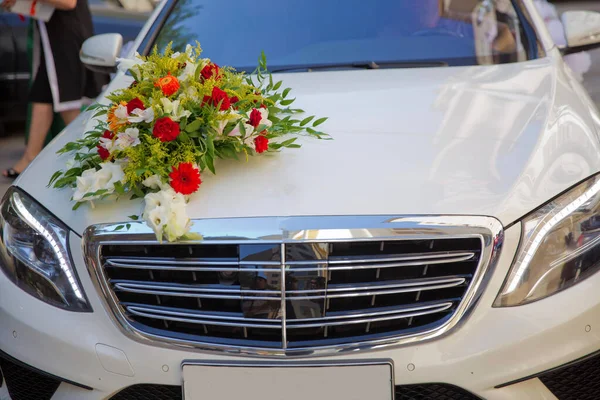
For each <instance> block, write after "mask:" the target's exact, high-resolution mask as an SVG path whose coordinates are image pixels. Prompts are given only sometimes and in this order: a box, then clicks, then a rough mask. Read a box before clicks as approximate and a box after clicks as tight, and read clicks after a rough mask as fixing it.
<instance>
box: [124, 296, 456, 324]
mask: <svg viewBox="0 0 600 400" xmlns="http://www.w3.org/2000/svg"><path fill="white" fill-rule="evenodd" d="M452 305H453V303H451V302H450V303H448V302H446V303H441V304H437V305H434V306H429V307H421V308H414V309H411V310H403V311H400V312H398V311H397V312H386V313H373V314H370V315H360V316H359V318H357V319H354V320H351V321H348V320H347V319H344V318H350V317H349V316H345V317H338V318H336V317H329V318H323V319H322V322H321V321H320V322H317V323H313V321H315V319H306V320H294V321H287V327H288V329H302V328H315V327H322V326H340V325H344V324H349V323H350V324H366V323H373V322H378V321H387V320H393V319H400V318H411V317H415V316H420V315H428V314H435V313H439V312H443V311H446V310H448V309H449V308H450V307H452ZM127 310H128V311H130V312H131V313H133V314H135V315H139V316H142V317H148V318H152V316H154V318H156V316H160V317H164V319H166V320H168V321H181V322H190V323H196V324H203V325H219V326H233V327H247V328H268V329H281V327H282V325H281V321H280V320H272V321H273V323H270V324H266V323H265V320H257V319H253V320H251V319H244V318H242V319H228V318H225V317H221V318H217V317H213V316H209V315H204V314H199V313H192V312H182V311H179V312H173V311H168V310H163V309H159V308H151V307H139V306H128V307H127ZM340 319H342V320H341V321H338V320H340ZM235 320H239V323H236V322H227V321H235ZM223 321H225V322H223ZM257 321H262V323H254V322H257ZM267 321H268V320H267ZM278 321H279V322H278Z"/></svg>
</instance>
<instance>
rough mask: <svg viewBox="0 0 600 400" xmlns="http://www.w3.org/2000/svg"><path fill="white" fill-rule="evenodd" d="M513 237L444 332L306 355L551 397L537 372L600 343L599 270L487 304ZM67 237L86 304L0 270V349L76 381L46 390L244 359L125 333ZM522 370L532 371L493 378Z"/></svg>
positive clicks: (72, 390)
mask: <svg viewBox="0 0 600 400" xmlns="http://www.w3.org/2000/svg"><path fill="white" fill-rule="evenodd" d="M519 238H520V226H519V225H515V226H513V227H511V228H510V229H508V230H507V231H506V232H505V241H504V247H503V250H502V254H501V257H500V260H499V263H498V265H497V267H496V270H495V271H493V273H492V275H491V276H490V279H489V281H488V282H487V288H486V290H485V292H484V295H483V296H482V298H481V299H480V300H479V303H478V305H477V307H476V308H475V310H474V311H473V312H472V314H471V315H469V316H467V317H466V318H464V320H463V321H462V323H461V324H459V326H458V327H457V328H456V329H454V330H453V331H452V332H450V334H448V335H447V336H445V337H442V338H440V339H437V340H434V341H429V342H423V343H419V344H417V345H410V346H405V347H399V348H389V349H381V350H379V351H370V352H363V353H361V352H354V353H353V354H344V355H336V356H331V357H326V358H323V357H322V358H318V359H312V361H334V360H354V361H356V360H361V359H375V358H381V359H392V360H393V362H394V365H395V372H394V373H395V381H396V385H399V386H403V387H405V388H418V387H417V386H406V385H419V384H425V383H436V384H439V383H443V384H449V385H453V386H456V387H459V388H463V389H464V390H466V391H468V392H470V393H472V394H474V395H476V396H479V397H481V398H484V399H488V400H504V399H516V398H519V399H525V398H527V399H552V398H554V396H553V395H552V393H551V392H550V390H549V389H548V388H547V387H546V386H545V385H544V384H543V383H542V381H541V380H540V379H538V378H537V377H535V376H536V375H537V374H539V373H540V372H543V371H546V370H549V369H552V368H555V367H557V366H560V365H563V364H566V363H568V362H571V361H573V360H575V359H578V358H580V357H584V356H586V355H588V354H592V353H594V352H596V351H598V350H599V349H600V292H599V291H598V290H597V288H598V287H600V274H597V275H595V276H592V277H591V278H589V279H587V280H586V281H583V282H581V283H580V284H578V285H576V286H575V287H573V288H571V289H568V290H566V291H564V292H562V293H559V294H557V295H554V296H552V297H550V298H547V299H544V300H542V301H538V302H536V303H533V304H529V305H526V306H521V307H514V308H492V306H491V305H492V303H493V301H494V299H495V297H496V295H497V293H498V291H499V289H500V287H501V285H502V283H503V281H504V279H505V277H506V275H507V272H508V269H509V268H510V265H511V262H512V259H513V256H514V254H515V252H516V249H517V246H518V243H519ZM70 243H71V244H72V245H71V246H72V249H71V250H72V256H73V260H74V261H75V263H76V264H77V268H78V273H79V277H80V279H81V282H82V285H83V286H84V289H85V290H86V293H87V295H88V298H89V299H90V303H91V305H92V307H93V309H94V312H93V313H89V314H80V313H71V312H65V311H62V310H59V309H57V308H54V307H51V306H48V305H46V304H44V303H42V302H40V301H38V300H37V299H35V298H33V297H31V296H29V295H27V294H26V293H24V292H23V291H21V290H20V289H18V288H17V287H16V286H14V285H13V284H12V283H11V282H10V281H8V279H7V278H6V277H5V276H4V275H2V274H0V350H2V351H3V352H4V353H6V354H7V355H8V356H10V357H12V358H13V359H15V360H18V361H19V362H21V363H24V364H26V365H28V366H31V367H34V368H36V369H38V370H40V371H44V372H45V373H48V374H51V375H54V376H56V377H60V378H61V379H62V380H66V381H70V382H72V383H75V384H77V385H78V386H76V385H74V384H69V383H64V382H63V383H61V384H60V386H59V387H58V390H57V391H56V393H55V394H54V397H52V399H61V400H62V399H66V400H70V399H77V400H87V399H89V400H98V399H106V398H111V396H113V395H114V394H116V393H118V392H120V391H121V390H123V389H125V388H128V387H131V386H134V385H148V384H151V385H164V386H168V387H175V391H177V387H180V386H181V383H182V373H181V364H182V361H184V360H214V361H240V360H247V358H246V359H243V358H241V357H237V356H231V355H226V354H223V353H206V352H204V353H203V352H194V351H192V350H186V349H182V348H166V347H158V346H156V347H155V346H148V345H146V344H142V343H139V342H136V341H134V340H132V339H129V338H128V337H126V336H125V335H124V334H123V333H122V332H121V331H120V330H119V328H118V326H117V325H116V324H115V323H114V321H113V320H112V319H111V317H110V315H109V312H108V311H107V310H106V309H105V308H104V305H103V304H104V303H103V301H102V299H101V298H100V297H99V293H97V292H96V290H95V289H94V286H93V284H92V282H91V280H90V276H89V274H88V272H87V269H86V268H85V265H84V261H83V256H82V250H81V246H80V243H81V239H80V238H79V237H77V236H76V235H74V234H72V237H71V240H70ZM305 360H310V359H305ZM282 361H285V360H282ZM532 376H533V377H532ZM527 377H532V378H530V379H526V380H524V381H521V382H519V383H515V384H510V385H508V386H503V387H500V388H498V386H502V385H504V384H506V383H510V382H513V381H519V380H522V379H523V378H527ZM85 387H88V388H91V389H92V390H89V389H88V388H85ZM445 388H448V386H445ZM429 389H431V386H427V389H426V390H429ZM407 390H408V389H407ZM3 391H4V392H3ZM3 393H4V394H5V395H6V394H7V393H6V385H3V387H1V388H0V398H1V399H4V397H3ZM407 393H408V392H407ZM406 398H411V397H406ZM415 398H417V397H415ZM422 398H427V397H422ZM456 398H460V397H456ZM464 398H467V397H464Z"/></svg>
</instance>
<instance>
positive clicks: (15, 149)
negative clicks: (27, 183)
mask: <svg viewBox="0 0 600 400" xmlns="http://www.w3.org/2000/svg"><path fill="white" fill-rule="evenodd" d="M23 141H24V139H23V135H22V134H18V135H14V136H10V137H7V138H0V170H2V171H3V170H5V169H7V168H10V167H11V166H12V165H13V164H14V163H16V162H17V161H18V160H19V158H21V154H22V152H23V148H24V146H23ZM10 182H11V181H10V180H8V179H6V178H5V177H4V176H2V175H0V197H2V196H3V195H4V192H5V191H6V189H7V188H8V186H9V185H10Z"/></svg>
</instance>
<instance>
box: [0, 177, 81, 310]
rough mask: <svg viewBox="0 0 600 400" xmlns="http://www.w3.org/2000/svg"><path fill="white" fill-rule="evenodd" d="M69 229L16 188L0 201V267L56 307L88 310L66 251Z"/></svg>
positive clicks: (30, 291)
mask: <svg viewBox="0 0 600 400" xmlns="http://www.w3.org/2000/svg"><path fill="white" fill-rule="evenodd" d="M68 237H69V230H68V228H66V227H65V226H64V224H62V223H61V222H60V221H59V220H57V219H56V218H55V217H54V216H52V215H51V214H50V213H49V212H48V211H46V210H45V209H44V208H43V207H42V206H40V205H39V204H37V203H36V202H35V201H34V200H33V199H31V197H29V196H28V195H26V194H25V193H24V192H22V191H21V190H19V189H16V188H10V189H9V190H8V192H7V193H6V195H5V196H4V199H3V201H2V204H1V205H0V270H2V271H4V273H5V274H6V276H8V278H9V279H10V280H11V281H13V282H14V283H15V284H16V285H17V286H19V287H20V288H21V289H23V290H24V291H26V292H27V293H29V294H31V295H32V296H35V297H37V298H38V299H40V300H42V301H44V302H46V303H48V304H51V305H53V306H56V307H60V308H63V309H67V310H70V311H80V312H87V311H91V308H90V306H89V304H88V301H87V299H86V297H85V294H84V292H83V289H82V287H81V284H80V283H79V280H78V278H77V274H76V273H75V268H73V263H72V261H71V257H70V255H69V251H68V248H69V243H68Z"/></svg>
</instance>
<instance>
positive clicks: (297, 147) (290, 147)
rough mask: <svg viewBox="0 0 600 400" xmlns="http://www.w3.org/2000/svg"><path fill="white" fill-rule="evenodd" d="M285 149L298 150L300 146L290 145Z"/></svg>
mask: <svg viewBox="0 0 600 400" xmlns="http://www.w3.org/2000/svg"><path fill="white" fill-rule="evenodd" d="M287 147H288V148H289V149H299V148H300V147H302V146H300V145H299V144H296V143H294V144H290V145H288V146H287Z"/></svg>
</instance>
